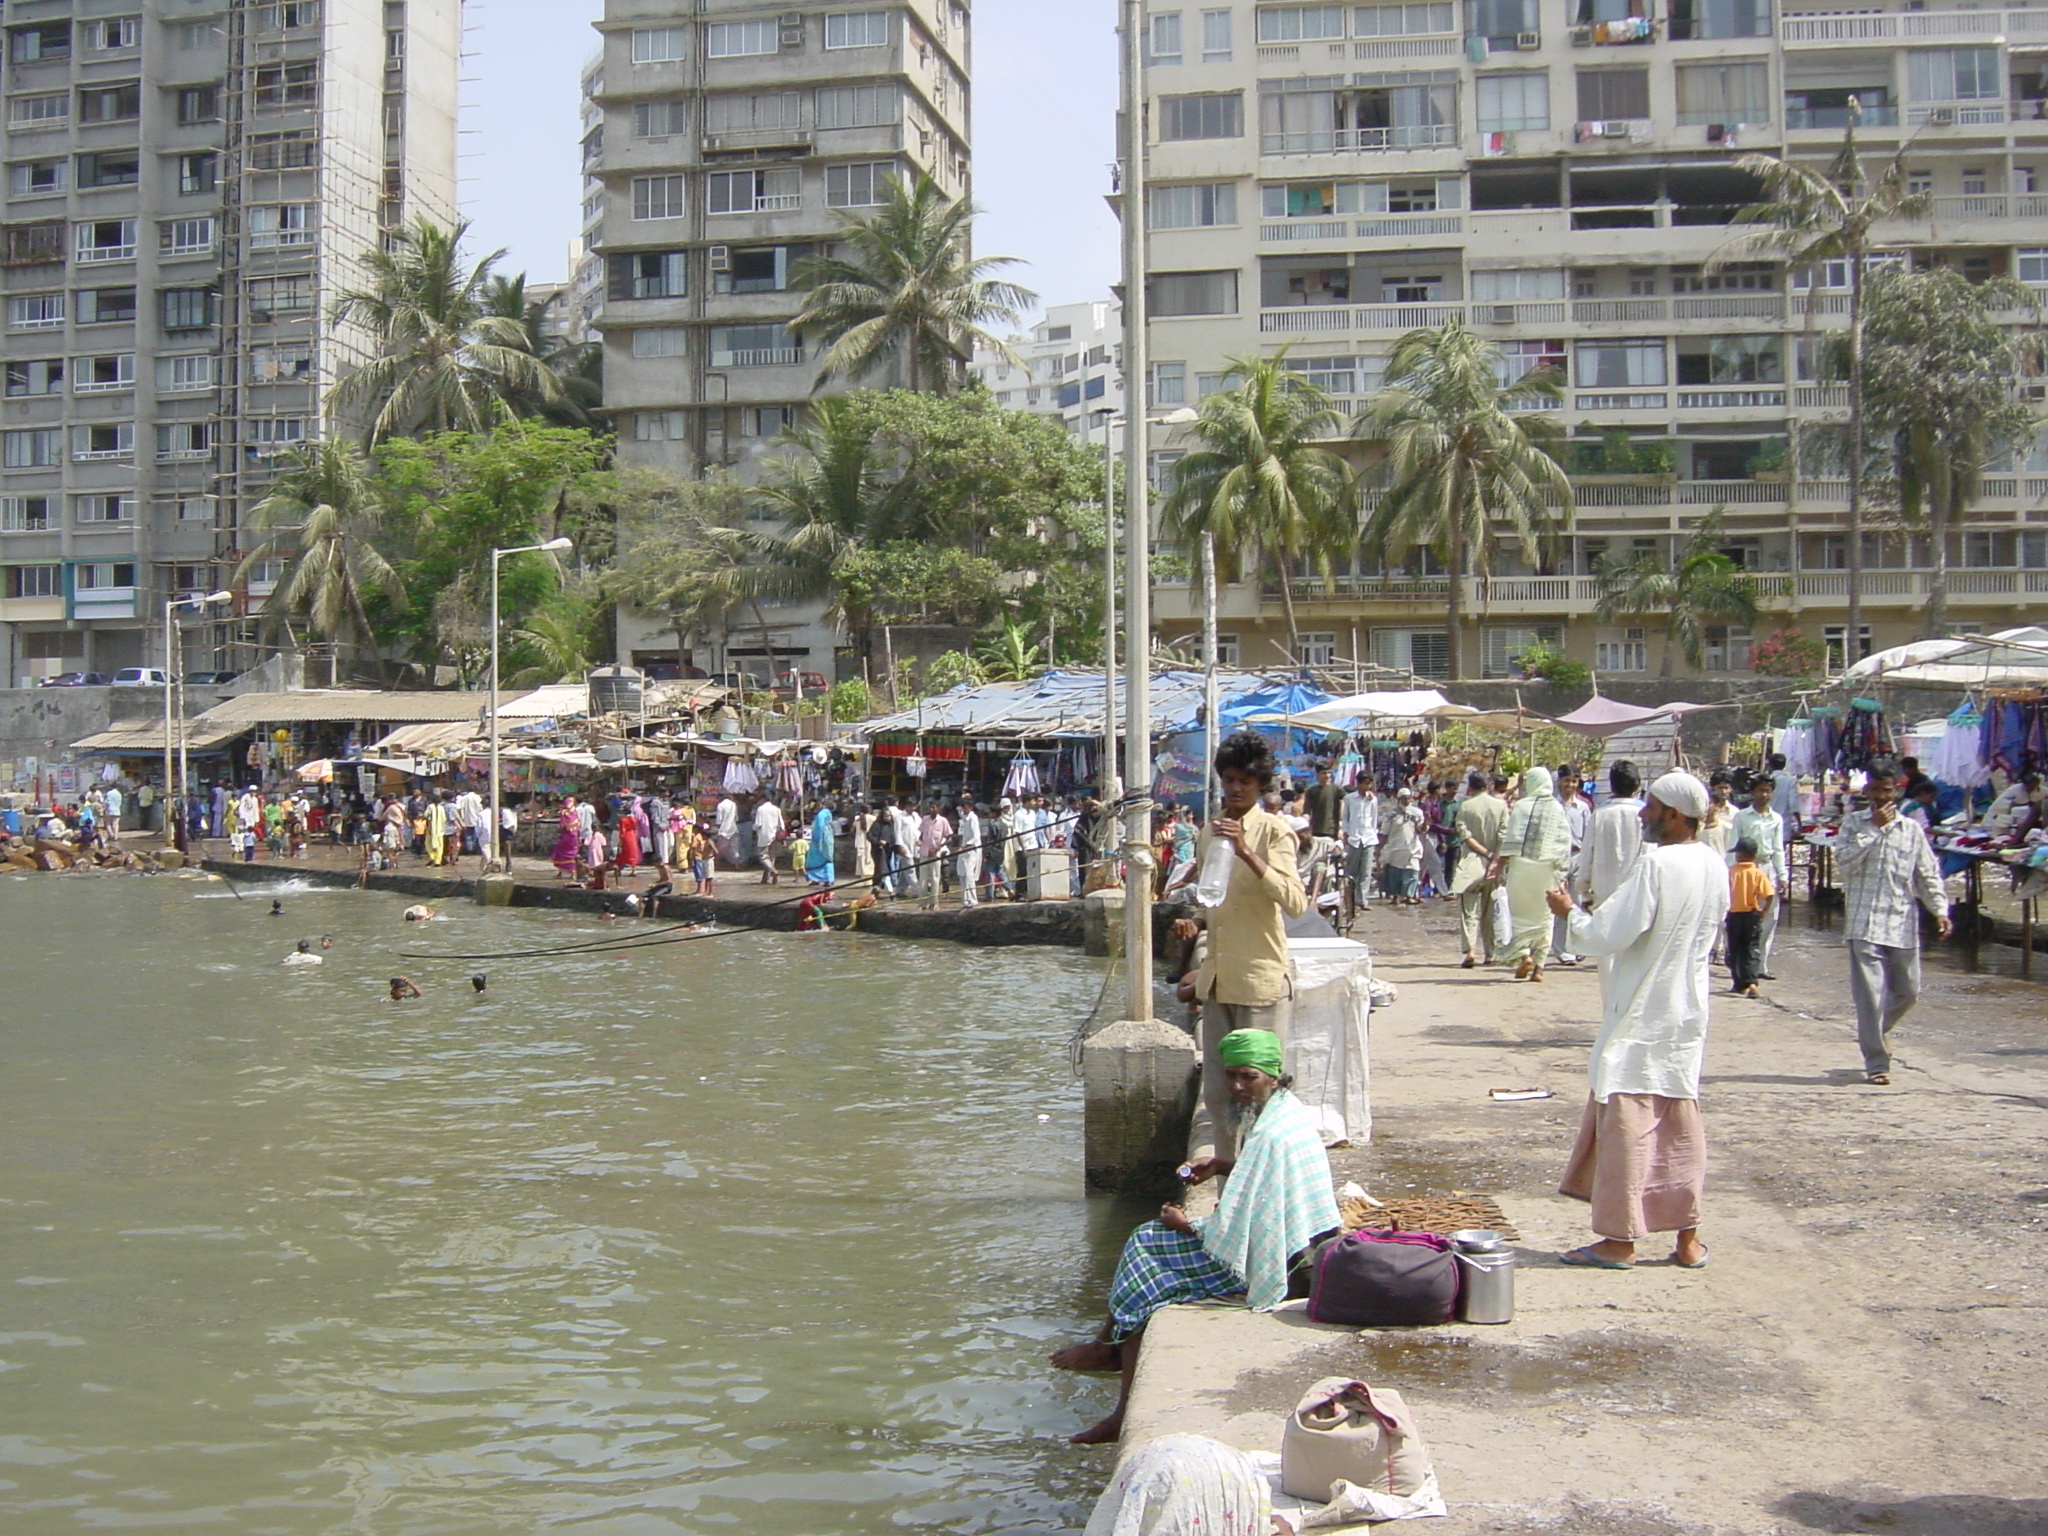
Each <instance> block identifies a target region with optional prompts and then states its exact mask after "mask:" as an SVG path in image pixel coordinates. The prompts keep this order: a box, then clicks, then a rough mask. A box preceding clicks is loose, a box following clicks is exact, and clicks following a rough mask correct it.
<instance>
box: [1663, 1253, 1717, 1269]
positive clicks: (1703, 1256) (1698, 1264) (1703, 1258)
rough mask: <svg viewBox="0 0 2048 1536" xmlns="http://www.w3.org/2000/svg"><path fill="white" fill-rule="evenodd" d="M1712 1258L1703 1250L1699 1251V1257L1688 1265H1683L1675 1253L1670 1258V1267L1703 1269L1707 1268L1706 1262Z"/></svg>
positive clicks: (1710, 1254) (1711, 1255)
mask: <svg viewBox="0 0 2048 1536" xmlns="http://www.w3.org/2000/svg"><path fill="white" fill-rule="evenodd" d="M1712 1257H1713V1254H1712V1253H1710V1252H1708V1251H1707V1250H1705V1249H1701V1250H1700V1256H1699V1257H1698V1258H1696V1259H1694V1260H1693V1261H1692V1262H1691V1263H1690V1264H1687V1263H1685V1262H1684V1261H1683V1260H1681V1259H1680V1258H1679V1257H1678V1255H1677V1254H1675V1253H1674V1254H1673V1255H1672V1256H1671V1263H1672V1267H1673V1268H1676V1269H1705V1268H1706V1267H1707V1260H1709V1259H1711V1258H1712Z"/></svg>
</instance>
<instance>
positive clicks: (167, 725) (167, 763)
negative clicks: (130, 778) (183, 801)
mask: <svg viewBox="0 0 2048 1536" xmlns="http://www.w3.org/2000/svg"><path fill="white" fill-rule="evenodd" d="M177 606H178V604H177V600H176V599H175V598H174V599H170V600H168V601H166V602H165V603H164V842H165V844H166V845H168V846H170V847H176V846H177V843H178V819H179V817H180V816H182V815H183V814H184V811H183V808H182V806H181V805H180V803H179V801H180V797H179V794H178V791H177V789H176V788H175V787H173V786H174V784H175V782H176V781H175V780H173V778H172V776H171V771H172V770H171V677H172V675H173V672H174V670H175V669H174V664H173V662H172V660H171V610H172V609H173V608H175V607H177Z"/></svg>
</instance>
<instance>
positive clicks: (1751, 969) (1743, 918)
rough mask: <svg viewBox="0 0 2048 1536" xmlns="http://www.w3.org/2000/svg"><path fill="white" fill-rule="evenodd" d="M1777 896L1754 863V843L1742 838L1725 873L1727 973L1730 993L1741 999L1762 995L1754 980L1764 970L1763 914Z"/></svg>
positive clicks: (1766, 872) (1766, 876) (1760, 868)
mask: <svg viewBox="0 0 2048 1536" xmlns="http://www.w3.org/2000/svg"><path fill="white" fill-rule="evenodd" d="M1777 897H1778V893H1777V891H1776V889H1774V888H1773V887H1772V885H1771V877H1770V874H1769V872H1768V871H1766V870H1765V869H1764V867H1763V866H1762V865H1761V864H1759V863H1757V861H1756V843H1755V842H1754V841H1753V840H1752V839H1750V838H1747V837H1745V838H1743V839H1742V840H1741V841H1739V842H1738V843H1736V845H1735V863H1734V864H1733V865H1731V866H1730V867H1729V870H1728V974H1729V976H1730V977H1731V978H1733V980H1734V983H1735V985H1734V986H1733V987H1732V988H1730V990H1731V991H1733V992H1735V993H1737V994H1739V995H1740V996H1742V997H1762V996H1763V993H1762V992H1760V991H1759V990H1758V989H1757V979H1758V978H1759V977H1760V976H1761V975H1762V974H1763V968H1764V957H1763V934H1764V914H1765V913H1766V912H1768V911H1769V910H1770V908H1771V903H1772V902H1773V901H1775V900H1777Z"/></svg>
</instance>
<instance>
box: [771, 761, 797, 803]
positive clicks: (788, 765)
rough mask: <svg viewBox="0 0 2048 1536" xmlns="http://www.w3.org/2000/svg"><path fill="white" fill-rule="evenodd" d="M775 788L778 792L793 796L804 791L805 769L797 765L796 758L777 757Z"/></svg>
mask: <svg viewBox="0 0 2048 1536" xmlns="http://www.w3.org/2000/svg"><path fill="white" fill-rule="evenodd" d="M775 788H776V791H777V792H778V793H780V794H784V795H791V796H795V795H801V794H802V793H803V792H804V774H803V770H802V769H801V768H799V767H798V766H797V763H796V759H795V758H793V757H778V758H776V759H775Z"/></svg>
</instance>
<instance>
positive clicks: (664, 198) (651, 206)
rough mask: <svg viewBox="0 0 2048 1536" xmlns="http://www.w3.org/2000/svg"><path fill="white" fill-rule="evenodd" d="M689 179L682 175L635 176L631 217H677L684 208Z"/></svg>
mask: <svg viewBox="0 0 2048 1536" xmlns="http://www.w3.org/2000/svg"><path fill="white" fill-rule="evenodd" d="M688 187H689V180H688V178H687V177H683V176H635V177H634V178H633V217H634V218H636V219H679V218H681V217H682V216H683V213H684V211H685V208H686V206H687V205H686V204H685V202H684V199H685V198H686V197H687V196H688V195H689V192H688Z"/></svg>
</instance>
